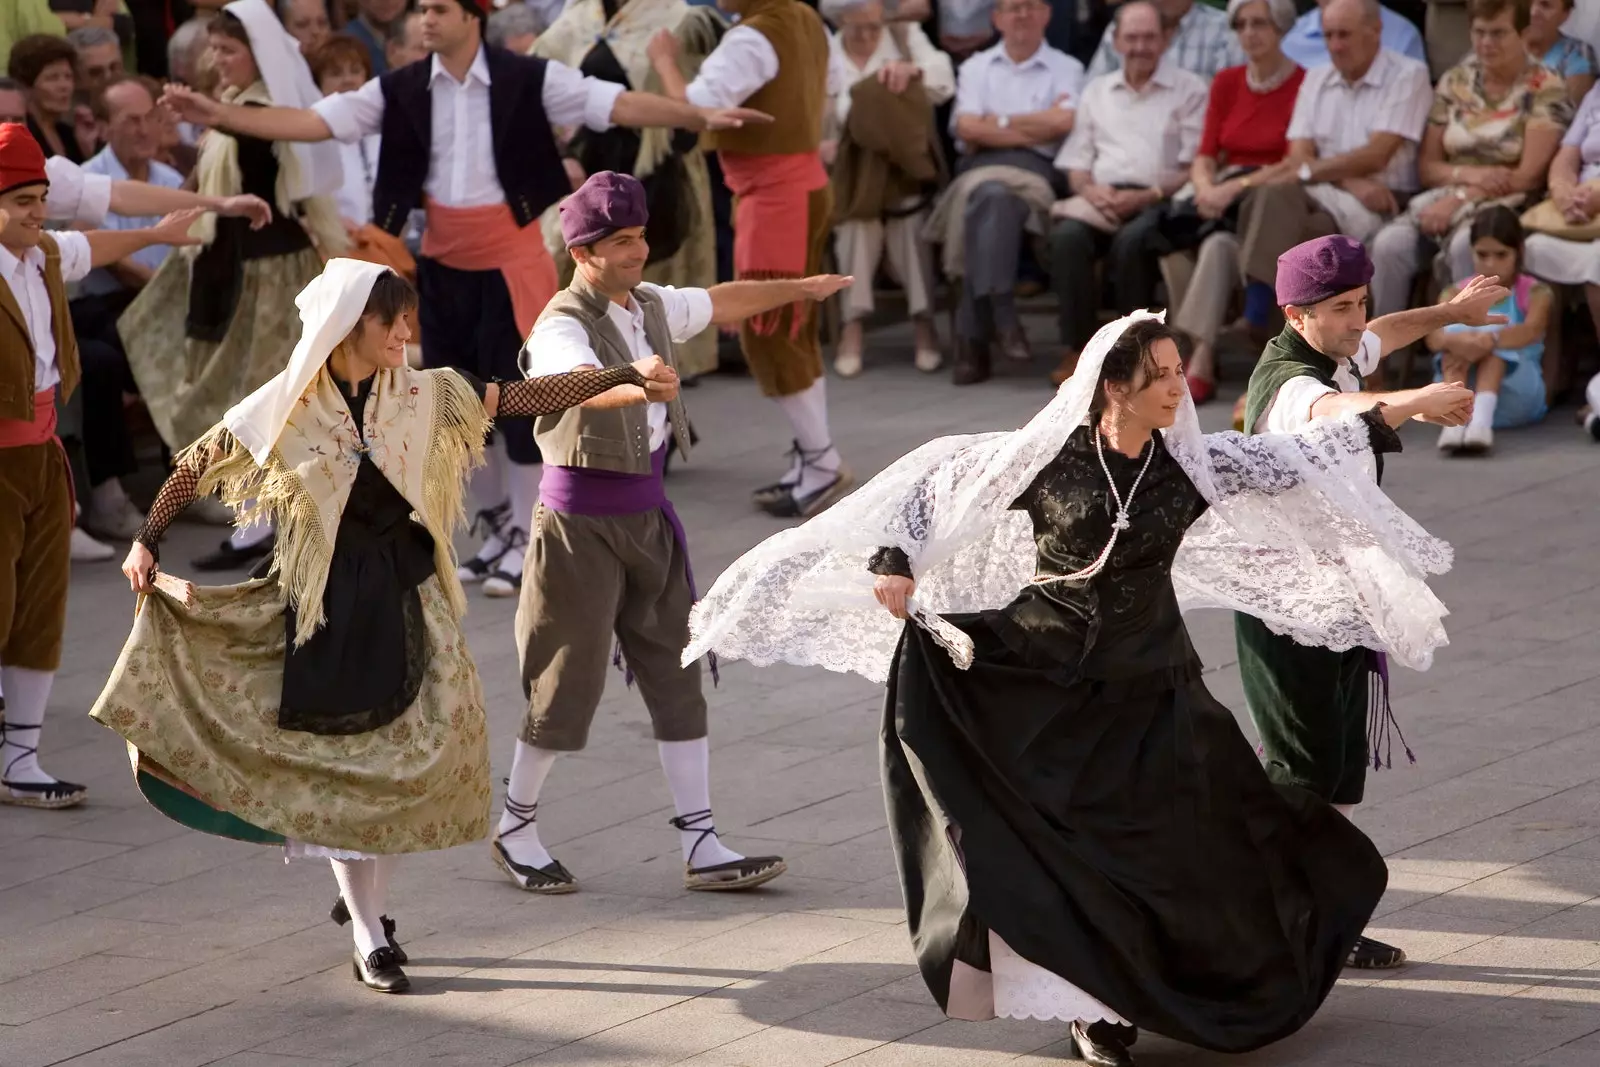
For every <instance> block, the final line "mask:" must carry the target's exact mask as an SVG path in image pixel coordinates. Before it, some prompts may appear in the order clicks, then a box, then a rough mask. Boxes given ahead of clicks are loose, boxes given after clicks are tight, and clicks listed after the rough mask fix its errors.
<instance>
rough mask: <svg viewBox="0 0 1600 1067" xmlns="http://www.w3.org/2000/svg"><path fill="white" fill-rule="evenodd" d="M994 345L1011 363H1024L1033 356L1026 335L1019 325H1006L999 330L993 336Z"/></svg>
mask: <svg viewBox="0 0 1600 1067" xmlns="http://www.w3.org/2000/svg"><path fill="white" fill-rule="evenodd" d="M994 347H996V348H998V349H999V350H1000V354H1001V355H1002V356H1004V357H1005V358H1006V359H1009V360H1011V361H1012V362H1013V363H1026V362H1028V360H1030V359H1032V358H1033V349H1032V348H1030V347H1028V335H1027V334H1025V333H1023V332H1022V327H1020V326H1008V327H1007V328H1005V329H1003V330H1001V331H1000V332H999V336H998V337H996V338H995V342H994Z"/></svg>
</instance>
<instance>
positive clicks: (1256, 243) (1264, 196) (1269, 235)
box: [1239, 185, 1339, 285]
mask: <svg viewBox="0 0 1600 1067" xmlns="http://www.w3.org/2000/svg"><path fill="white" fill-rule="evenodd" d="M1338 232H1339V224H1338V223H1337V222H1335V221H1334V218H1333V216H1332V215H1330V214H1328V212H1327V210H1326V209H1324V208H1323V206H1322V205H1321V204H1319V203H1317V202H1316V201H1315V200H1313V199H1312V198H1311V194H1310V193H1307V192H1306V191H1305V190H1304V189H1303V188H1301V187H1300V186H1298V185H1263V186H1261V187H1260V188H1259V189H1252V190H1250V192H1249V193H1248V194H1246V195H1245V198H1244V203H1243V204H1242V205H1240V207H1239V255H1240V260H1241V262H1242V263H1243V265H1244V274H1245V279H1246V280H1247V281H1255V282H1265V283H1267V284H1268V285H1275V284H1276V283H1277V280H1278V257H1279V256H1281V255H1283V254H1284V253H1285V252H1287V251H1289V249H1291V248H1293V247H1294V246H1295V245H1297V244H1299V243H1300V242H1302V241H1309V240H1311V239H1312V238H1315V237H1326V236H1328V235H1329V234H1333V233H1338Z"/></svg>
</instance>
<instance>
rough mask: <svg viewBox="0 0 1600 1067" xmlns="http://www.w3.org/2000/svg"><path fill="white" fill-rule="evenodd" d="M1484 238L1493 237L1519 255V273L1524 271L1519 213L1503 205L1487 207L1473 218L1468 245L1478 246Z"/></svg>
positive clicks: (1468, 235) (1468, 234) (1468, 233)
mask: <svg viewBox="0 0 1600 1067" xmlns="http://www.w3.org/2000/svg"><path fill="white" fill-rule="evenodd" d="M1482 237H1492V238H1494V239H1495V240H1496V241H1499V242H1500V243H1501V244H1503V245H1505V246H1506V247H1507V248H1509V249H1511V250H1512V251H1514V252H1515V253H1516V254H1517V271H1518V273H1521V271H1522V238H1523V233H1522V220H1520V219H1518V218H1517V213H1516V212H1515V211H1512V210H1511V209H1510V208H1508V207H1506V206H1505V205H1503V204H1496V205H1495V206H1494V207H1486V208H1484V209H1483V210H1482V211H1480V212H1478V213H1477V214H1476V215H1474V216H1473V217H1472V228H1471V229H1470V230H1468V231H1467V243H1468V244H1477V243H1478V239H1479V238H1482Z"/></svg>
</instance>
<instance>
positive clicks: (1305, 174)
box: [1295, 163, 1311, 185]
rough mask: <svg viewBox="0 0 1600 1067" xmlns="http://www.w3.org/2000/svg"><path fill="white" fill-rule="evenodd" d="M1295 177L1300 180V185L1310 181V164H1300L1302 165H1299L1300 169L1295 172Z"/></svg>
mask: <svg viewBox="0 0 1600 1067" xmlns="http://www.w3.org/2000/svg"><path fill="white" fill-rule="evenodd" d="M1295 177H1297V178H1299V179H1300V184H1301V185H1304V184H1305V183H1306V182H1308V181H1310V180H1311V164H1310V163H1302V164H1300V169H1299V170H1298V171H1296V172H1295Z"/></svg>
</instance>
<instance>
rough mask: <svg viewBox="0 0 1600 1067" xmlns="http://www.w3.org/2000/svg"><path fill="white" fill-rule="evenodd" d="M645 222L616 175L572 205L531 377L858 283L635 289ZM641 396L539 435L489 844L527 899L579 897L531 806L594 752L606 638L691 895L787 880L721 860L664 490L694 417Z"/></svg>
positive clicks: (663, 344)
mask: <svg viewBox="0 0 1600 1067" xmlns="http://www.w3.org/2000/svg"><path fill="white" fill-rule="evenodd" d="M647 221H648V212H647V210H646V201H645V192H644V186H643V185H642V184H640V182H639V180H638V179H636V178H633V177H631V176H629V175H626V174H617V173H615V172H614V171H601V172H599V173H598V174H595V175H593V176H591V177H590V178H589V179H588V180H587V181H586V182H584V183H583V186H582V188H580V189H579V190H578V191H577V192H576V193H573V194H572V196H570V197H568V198H567V199H566V200H564V201H562V203H561V234H562V239H563V240H564V241H565V243H566V246H567V248H568V250H569V251H570V252H571V253H572V258H573V261H574V264H575V267H576V269H575V271H574V274H573V278H572V284H571V285H569V286H568V287H567V288H566V289H564V290H562V291H561V292H560V293H557V294H556V296H555V299H553V300H551V301H550V304H549V306H548V307H547V308H545V311H544V314H542V315H541V316H540V317H539V324H538V326H536V327H535V328H534V331H533V334H532V336H531V337H529V338H528V343H527V346H526V348H525V349H524V350H523V356H522V369H523V372H524V373H525V374H527V375H528V376H530V377H537V376H540V375H545V374H564V373H566V372H568V371H572V370H577V369H579V368H582V367H609V366H614V365H618V364H619V363H623V364H625V363H631V362H633V361H634V360H636V359H642V358H644V356H649V355H659V356H660V357H661V358H662V359H664V360H666V361H667V364H668V365H669V366H672V367H674V368H675V367H676V365H677V360H676V357H675V352H674V347H675V346H676V345H678V344H681V343H682V342H684V341H687V340H689V338H691V337H693V336H695V335H696V334H698V333H700V332H701V331H702V330H705V329H706V328H708V327H709V326H712V325H721V324H724V323H728V324H733V323H740V322H743V321H745V320H746V319H749V318H751V317H752V316H755V315H760V314H763V313H764V312H767V311H770V310H772V309H773V308H778V307H784V306H787V305H790V304H795V303H801V302H806V301H815V300H821V299H823V298H825V297H827V296H829V295H830V294H832V293H835V292H838V291H839V290H840V289H842V288H844V287H845V286H846V285H849V284H850V279H849V278H843V277H838V276H835V275H820V276H815V277H810V278H796V279H792V280H781V281H759V282H758V281H746V282H737V281H736V282H730V283H728V284H725V285H718V286H714V287H712V288H710V289H690V288H684V289H670V288H663V287H660V286H655V285H645V284H641V279H642V277H643V272H644V266H645V261H646V260H647V259H648V258H649V255H650V245H649V243H648V242H647V241H646V240H645V229H644V227H645V223H646V222H647ZM634 353H643V355H635V354H634ZM637 393H638V390H637V389H636V388H634V387H632V386H619V387H617V388H615V389H613V390H611V391H610V392H609V393H604V394H602V395H600V396H597V397H595V398H593V399H592V400H589V401H587V402H585V403H584V404H582V405H580V406H578V407H575V408H570V409H568V410H567V411H566V412H563V413H562V414H559V415H546V416H542V417H541V418H539V419H538V420H536V422H535V433H536V435H537V437H538V442H539V449H540V451H542V452H543V453H544V456H545V461H546V467H545V471H544V479H543V482H542V483H541V484H540V486H539V507H538V510H537V511H536V512H535V514H534V522H533V540H532V543H531V544H530V545H529V546H528V561H527V570H528V581H527V582H525V583H524V584H523V586H522V602H521V604H520V605H519V607H518V610H517V645H518V651H519V653H520V656H521V662H522V684H523V689H524V690H525V692H526V693H527V695H528V716H527V719H526V721H525V722H524V724H523V728H522V736H521V738H520V739H519V740H518V741H517V751H516V756H515V758H514V760H513V762H512V765H511V778H510V780H509V782H508V784H507V789H506V805H505V810H504V812H503V813H502V815H501V816H500V826H499V830H498V832H497V833H496V834H495V838H494V842H493V849H494V859H495V862H496V863H497V864H499V866H500V867H501V869H502V870H504V871H505V872H506V873H507V874H508V875H510V877H511V880H512V881H513V882H515V883H516V884H517V885H518V886H519V887H521V888H522V889H525V890H528V891H529V892H532V893H545V894H552V893H570V892H572V891H573V890H574V889H576V888H577V880H576V879H575V878H574V877H573V875H572V873H571V872H570V871H568V870H567V869H566V868H565V867H564V866H562V865H561V863H560V862H558V861H557V860H556V859H555V858H554V857H552V856H551V855H550V853H549V852H548V851H547V850H546V849H545V847H544V845H543V844H542V843H541V842H540V840H539V826H538V823H537V821H536V820H537V817H538V807H539V792H540V789H541V788H542V787H543V785H544V780H545V777H546V776H547V775H548V774H549V773H550V768H551V767H552V766H554V764H555V761H556V757H557V756H558V755H560V754H561V753H562V752H572V751H576V750H578V749H581V748H583V747H584V745H585V743H586V742H587V741H588V736H589V724H590V722H591V721H592V720H593V719H594V713H595V709H596V707H597V706H598V705H599V703H600V697H601V694H602V693H603V691H604V690H605V683H606V668H607V661H608V660H609V659H610V658H611V647H612V641H613V634H614V635H615V638H614V639H615V641H616V642H617V643H618V646H619V649H620V654H621V655H622V656H623V657H625V659H626V662H627V668H628V672H629V675H630V680H632V679H637V681H638V683H639V693H640V695H641V696H643V697H644V703H645V708H646V709H647V710H648V711H649V713H650V720H651V723H652V725H653V727H654V731H655V736H656V742H657V747H658V749H659V753H660V757H661V769H662V770H663V771H664V772H665V773H666V778H667V787H668V789H669V790H670V791H671V793H672V802H673V806H674V807H675V808H676V810H677V813H678V814H677V817H676V818H674V819H672V820H671V822H672V825H673V826H675V827H677V829H678V832H679V842H680V844H681V845H682V850H683V861H684V868H685V870H684V886H685V887H686V888H688V889H697V890H708V889H710V890H729V889H750V888H753V887H754V886H758V885H761V884H762V883H764V882H769V881H771V880H772V879H774V878H776V877H777V876H778V875H780V874H782V873H783V871H784V863H783V860H782V858H781V857H778V856H748V857H747V856H741V855H740V854H739V853H737V852H734V851H733V850H731V849H729V848H728V847H726V846H725V845H723V843H722V842H721V841H720V840H719V839H718V837H717V832H716V828H715V826H714V825H713V824H712V819H711V782H710V745H709V742H708V740H707V738H706V700H705V696H704V694H703V693H702V692H701V686H700V664H699V663H698V662H695V663H691V664H690V665H689V666H687V667H684V666H682V665H681V664H680V662H679V657H680V656H681V654H682V652H683V647H684V646H685V645H686V644H688V642H689V609H690V608H691V607H693V606H694V601H695V589H694V574H693V571H692V570H691V569H690V566H689V553H688V545H687V544H686V543H685V541H684V533H683V526H682V525H681V524H680V523H679V522H678V518H677V515H676V514H675V513H674V511H673V509H672V504H671V503H670V502H669V501H668V500H667V498H666V494H665V491H664V490H663V488H662V480H661V476H662V470H663V466H664V464H665V462H666V456H667V446H668V444H669V442H673V441H676V443H677V447H678V452H679V456H680V457H681V458H683V459H688V458H689V452H690V442H689V419H688V416H687V414H686V413H685V411H684V406H683V401H682V399H681V398H677V399H674V400H673V401H671V402H670V403H667V404H650V405H648V406H647V407H637V406H629V405H633V404H636V402H637Z"/></svg>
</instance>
